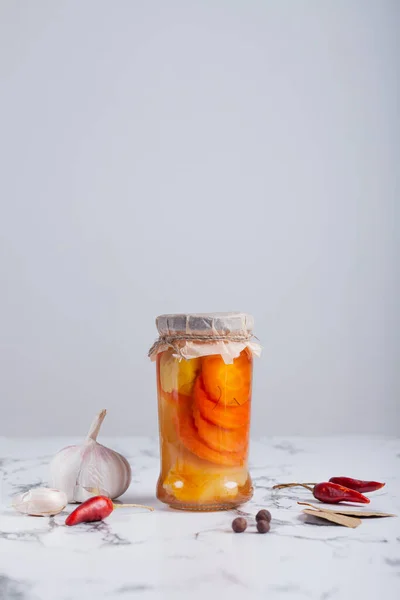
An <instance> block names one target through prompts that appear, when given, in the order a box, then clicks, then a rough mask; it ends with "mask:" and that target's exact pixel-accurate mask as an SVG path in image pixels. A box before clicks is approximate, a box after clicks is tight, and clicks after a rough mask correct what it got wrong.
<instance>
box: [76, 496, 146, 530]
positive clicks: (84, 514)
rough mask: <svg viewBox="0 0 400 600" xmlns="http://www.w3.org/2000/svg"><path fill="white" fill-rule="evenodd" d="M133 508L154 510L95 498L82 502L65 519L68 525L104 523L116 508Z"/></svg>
mask: <svg viewBox="0 0 400 600" xmlns="http://www.w3.org/2000/svg"><path fill="white" fill-rule="evenodd" d="M126 506H132V507H135V508H147V509H148V510H154V508H151V506H143V505H142V504H114V503H113V501H112V500H111V499H110V498H107V496H93V497H92V498H89V500H86V501H85V502H82V504H80V505H79V506H78V507H77V508H76V509H75V510H73V511H72V513H71V514H70V515H68V517H67V518H66V519H65V524H66V525H70V526H72V525H78V523H90V522H92V521H102V520H103V519H105V518H106V517H108V516H109V515H111V513H112V511H113V510H114V508H120V507H126Z"/></svg>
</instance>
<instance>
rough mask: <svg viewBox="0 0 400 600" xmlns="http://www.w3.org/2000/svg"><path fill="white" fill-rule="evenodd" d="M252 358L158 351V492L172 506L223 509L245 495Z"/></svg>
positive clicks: (250, 490) (246, 497) (249, 488)
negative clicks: (187, 355) (182, 355)
mask: <svg viewBox="0 0 400 600" xmlns="http://www.w3.org/2000/svg"><path fill="white" fill-rule="evenodd" d="M251 381H252V356H251V354H250V352H249V351H248V350H243V351H242V353H241V354H240V356H238V357H237V358H236V359H234V362H233V364H230V365H227V364H225V363H224V361H223V359H222V357H221V356H220V355H215V356H204V357H201V358H192V359H190V360H185V359H182V360H180V361H179V359H178V358H175V357H174V356H173V351H172V350H168V351H166V352H163V353H161V354H159V355H158V357H157V386H158V403H159V428H160V449H161V472H160V477H159V480H158V484H157V497H158V498H159V500H161V501H162V502H165V503H166V504H169V505H170V506H172V507H174V508H181V509H187V510H223V509H229V508H232V507H234V506H238V505H239V504H242V503H243V502H246V501H247V500H249V499H250V498H251V497H252V494H253V487H252V483H251V478H250V476H249V473H248V469H247V457H248V447H249V430H250V404H251Z"/></svg>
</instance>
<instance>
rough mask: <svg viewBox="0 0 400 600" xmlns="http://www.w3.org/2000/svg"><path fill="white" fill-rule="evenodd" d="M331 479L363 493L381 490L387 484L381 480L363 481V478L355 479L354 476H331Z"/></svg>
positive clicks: (332, 481)
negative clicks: (380, 481)
mask: <svg viewBox="0 0 400 600" xmlns="http://www.w3.org/2000/svg"><path fill="white" fill-rule="evenodd" d="M329 481H330V482H331V483H338V484H339V485H344V486H345V487H347V488H350V489H351V490H356V491H357V492H363V493H365V492H375V490H380V489H381V488H383V486H384V485H385V484H384V483H379V481H363V480H362V479H353V478H352V477H331V478H330V480H329Z"/></svg>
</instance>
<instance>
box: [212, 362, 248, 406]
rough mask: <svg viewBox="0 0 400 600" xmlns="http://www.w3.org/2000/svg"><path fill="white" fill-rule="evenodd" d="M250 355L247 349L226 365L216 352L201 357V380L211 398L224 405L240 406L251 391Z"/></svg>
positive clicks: (246, 400) (246, 399)
mask: <svg viewBox="0 0 400 600" xmlns="http://www.w3.org/2000/svg"><path fill="white" fill-rule="evenodd" d="M251 367H252V357H251V355H250V353H249V352H247V350H243V352H241V353H240V355H239V356H238V357H237V358H235V359H234V360H233V364H231V365H227V364H225V363H224V361H223V359H222V357H221V356H220V355H219V354H218V355H215V356H206V357H204V359H203V371H202V372H203V381H204V387H205V390H206V392H207V394H208V395H209V396H210V398H211V399H212V400H215V401H216V402H219V403H222V404H223V405H226V406H235V405H236V406H241V405H243V404H245V403H246V402H248V401H249V399H250V393H251Z"/></svg>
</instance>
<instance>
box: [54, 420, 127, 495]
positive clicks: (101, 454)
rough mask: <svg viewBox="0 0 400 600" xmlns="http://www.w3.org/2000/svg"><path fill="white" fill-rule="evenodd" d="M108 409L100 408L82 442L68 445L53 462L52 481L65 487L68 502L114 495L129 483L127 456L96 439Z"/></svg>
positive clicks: (122, 491) (57, 486) (124, 490)
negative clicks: (95, 496) (76, 444)
mask: <svg viewBox="0 0 400 600" xmlns="http://www.w3.org/2000/svg"><path fill="white" fill-rule="evenodd" d="M106 413H107V411H106V410H102V411H100V412H99V414H98V415H97V417H96V418H95V420H94V421H93V423H92V425H91V427H90V429H89V433H88V435H87V438H86V440H85V441H84V442H83V444H82V445H80V446H67V447H66V448H64V449H63V450H60V451H59V452H58V453H57V454H56V456H55V457H54V458H53V460H52V462H51V465H50V472H51V485H52V486H53V487H56V488H58V489H60V490H63V491H64V492H65V493H66V494H67V498H68V502H84V501H85V500H87V499H88V498H90V497H91V496H93V495H98V494H100V495H103V496H108V497H109V498H112V499H114V498H118V497H119V496H121V495H122V494H123V493H124V492H126V490H127V489H128V487H129V484H130V482H131V478H132V473H131V468H130V466H129V463H128V461H127V460H126V458H124V457H123V456H121V454H118V452H114V450H111V449H110V448H106V447H105V446H102V445H101V444H99V443H98V442H97V441H96V440H97V436H98V434H99V431H100V427H101V424H102V422H103V421H104V417H105V416H106Z"/></svg>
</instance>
